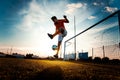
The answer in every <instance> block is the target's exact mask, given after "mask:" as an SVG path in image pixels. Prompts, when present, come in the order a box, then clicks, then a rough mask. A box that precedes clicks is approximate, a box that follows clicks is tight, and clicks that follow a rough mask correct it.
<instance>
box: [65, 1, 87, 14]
mask: <svg viewBox="0 0 120 80" xmlns="http://www.w3.org/2000/svg"><path fill="white" fill-rule="evenodd" d="M84 5H85V4H82V3H72V4H68V5H67V10H66V11H65V13H67V14H72V13H74V12H75V10H76V9H79V8H81V7H83V6H84Z"/></svg>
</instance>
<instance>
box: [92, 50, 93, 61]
mask: <svg viewBox="0 0 120 80" xmlns="http://www.w3.org/2000/svg"><path fill="white" fill-rule="evenodd" d="M92 59H93V48H92Z"/></svg>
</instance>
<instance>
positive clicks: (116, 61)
mask: <svg viewBox="0 0 120 80" xmlns="http://www.w3.org/2000/svg"><path fill="white" fill-rule="evenodd" d="M111 64H117V65H118V64H120V60H119V59H112V60H111Z"/></svg>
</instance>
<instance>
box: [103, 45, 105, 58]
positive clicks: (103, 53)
mask: <svg viewBox="0 0 120 80" xmlns="http://www.w3.org/2000/svg"><path fill="white" fill-rule="evenodd" d="M104 57H105V47H104V45H103V58H104Z"/></svg>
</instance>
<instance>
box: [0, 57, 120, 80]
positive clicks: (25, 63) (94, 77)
mask: <svg viewBox="0 0 120 80" xmlns="http://www.w3.org/2000/svg"><path fill="white" fill-rule="evenodd" d="M0 80H120V65H101V64H93V63H84V62H79V63H78V62H77V63H76V62H69V61H59V60H35V59H13V58H0Z"/></svg>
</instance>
